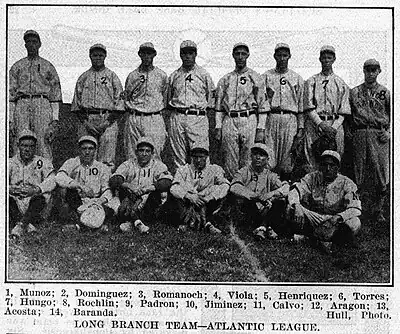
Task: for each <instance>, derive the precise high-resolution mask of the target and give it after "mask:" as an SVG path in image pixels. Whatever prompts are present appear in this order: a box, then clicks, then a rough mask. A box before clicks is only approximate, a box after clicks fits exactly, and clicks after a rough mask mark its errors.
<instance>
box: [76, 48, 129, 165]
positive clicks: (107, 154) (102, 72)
mask: <svg viewBox="0 0 400 334" xmlns="http://www.w3.org/2000/svg"><path fill="white" fill-rule="evenodd" d="M106 56H107V50H106V47H105V46H104V45H102V44H94V45H93V46H91V47H90V49H89V57H90V61H91V63H92V67H91V68H90V69H89V70H87V71H86V72H84V73H83V74H82V75H81V76H80V77H79V79H78V81H77V83H76V86H75V94H74V98H73V100H72V105H71V111H72V112H75V113H76V115H77V116H78V118H79V120H80V124H79V126H78V136H79V137H81V136H83V135H91V136H93V137H95V138H96V140H97V141H98V143H99V146H98V148H97V160H99V161H100V162H102V163H104V164H105V165H107V166H108V167H109V168H110V170H111V171H113V170H114V169H115V151H116V146H117V136H118V122H117V121H116V119H117V118H118V117H119V116H120V115H121V113H122V112H123V111H124V101H123V99H122V90H123V88H122V85H121V81H120V80H119V78H118V76H117V75H116V74H115V73H114V72H113V71H111V70H110V69H108V68H107V67H105V65H104V60H105V58H106Z"/></svg>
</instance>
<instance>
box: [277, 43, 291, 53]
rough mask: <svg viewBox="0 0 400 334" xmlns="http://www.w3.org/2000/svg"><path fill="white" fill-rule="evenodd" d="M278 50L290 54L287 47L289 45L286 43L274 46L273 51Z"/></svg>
mask: <svg viewBox="0 0 400 334" xmlns="http://www.w3.org/2000/svg"><path fill="white" fill-rule="evenodd" d="M279 49H288V50H289V52H290V47H289V45H288V44H286V43H278V44H276V46H275V51H276V50H279Z"/></svg>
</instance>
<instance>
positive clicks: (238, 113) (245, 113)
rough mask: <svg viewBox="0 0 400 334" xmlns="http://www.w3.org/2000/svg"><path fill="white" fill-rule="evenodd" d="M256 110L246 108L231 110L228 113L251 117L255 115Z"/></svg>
mask: <svg viewBox="0 0 400 334" xmlns="http://www.w3.org/2000/svg"><path fill="white" fill-rule="evenodd" d="M255 114H256V112H255V111H254V110H246V111H230V112H229V113H228V115H229V116H230V117H249V116H250V115H255Z"/></svg>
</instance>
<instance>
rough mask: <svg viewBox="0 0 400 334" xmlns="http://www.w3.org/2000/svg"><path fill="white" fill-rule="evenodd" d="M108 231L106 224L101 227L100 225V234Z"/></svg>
mask: <svg viewBox="0 0 400 334" xmlns="http://www.w3.org/2000/svg"><path fill="white" fill-rule="evenodd" d="M109 230H110V229H109V227H108V225H107V224H103V225H101V226H100V228H99V231H100V232H102V233H107V232H108V231H109Z"/></svg>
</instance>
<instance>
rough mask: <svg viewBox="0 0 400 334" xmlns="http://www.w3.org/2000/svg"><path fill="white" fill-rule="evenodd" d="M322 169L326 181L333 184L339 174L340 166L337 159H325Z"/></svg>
mask: <svg viewBox="0 0 400 334" xmlns="http://www.w3.org/2000/svg"><path fill="white" fill-rule="evenodd" d="M320 169H321V172H322V175H323V178H324V180H325V181H328V182H332V181H334V180H335V179H336V177H337V175H338V172H339V164H338V162H337V161H336V159H335V158H332V157H329V156H328V157H324V159H322V162H321V165H320Z"/></svg>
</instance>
